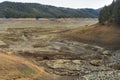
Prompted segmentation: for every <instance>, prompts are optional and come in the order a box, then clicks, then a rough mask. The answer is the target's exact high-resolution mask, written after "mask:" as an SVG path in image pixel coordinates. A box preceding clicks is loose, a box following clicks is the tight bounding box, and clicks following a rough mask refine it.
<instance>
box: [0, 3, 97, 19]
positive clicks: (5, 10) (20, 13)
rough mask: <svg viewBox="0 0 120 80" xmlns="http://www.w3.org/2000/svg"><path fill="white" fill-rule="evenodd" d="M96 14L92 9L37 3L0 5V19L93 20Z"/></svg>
mask: <svg viewBox="0 0 120 80" xmlns="http://www.w3.org/2000/svg"><path fill="white" fill-rule="evenodd" d="M97 16H98V12H97V11H96V10H94V9H71V8H63V7H55V6H50V5H42V4H37V3H16V2H8V1H5V2H2V3H0V17H2V18H3V17H6V18H11V17H12V18H19V17H20V18H26V17H30V18H36V17H37V18H41V17H45V18H61V17H62V18H81V17H82V18H86V17H87V18H90V17H92V18H95V17H97Z"/></svg>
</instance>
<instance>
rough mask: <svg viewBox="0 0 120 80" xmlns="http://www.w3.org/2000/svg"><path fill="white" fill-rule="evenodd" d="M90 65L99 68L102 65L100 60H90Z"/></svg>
mask: <svg viewBox="0 0 120 80" xmlns="http://www.w3.org/2000/svg"><path fill="white" fill-rule="evenodd" d="M90 64H91V65H93V66H100V65H101V64H102V60H92V61H90Z"/></svg>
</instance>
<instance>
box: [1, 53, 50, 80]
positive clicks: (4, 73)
mask: <svg viewBox="0 0 120 80" xmlns="http://www.w3.org/2000/svg"><path fill="white" fill-rule="evenodd" d="M48 77H49V78H51V77H50V76H49V74H47V73H46V72H45V71H44V68H42V67H38V66H37V65H34V64H33V63H32V62H30V61H28V60H26V59H24V58H21V57H18V56H15V55H12V54H9V53H6V52H0V79H2V80H13V79H14V80H30V79H36V78H39V79H44V80H48Z"/></svg>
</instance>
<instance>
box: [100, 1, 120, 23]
mask: <svg viewBox="0 0 120 80" xmlns="http://www.w3.org/2000/svg"><path fill="white" fill-rule="evenodd" d="M99 23H101V24H109V23H114V24H119V25H120V0H113V2H112V4H111V5H109V6H105V7H104V8H103V9H102V10H101V11H100V14H99Z"/></svg>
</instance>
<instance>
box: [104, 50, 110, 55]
mask: <svg viewBox="0 0 120 80" xmlns="http://www.w3.org/2000/svg"><path fill="white" fill-rule="evenodd" d="M110 53H111V52H110V51H109V50H105V51H103V52H102V54H104V55H109V54H110Z"/></svg>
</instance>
